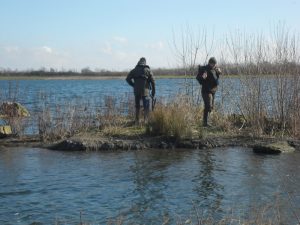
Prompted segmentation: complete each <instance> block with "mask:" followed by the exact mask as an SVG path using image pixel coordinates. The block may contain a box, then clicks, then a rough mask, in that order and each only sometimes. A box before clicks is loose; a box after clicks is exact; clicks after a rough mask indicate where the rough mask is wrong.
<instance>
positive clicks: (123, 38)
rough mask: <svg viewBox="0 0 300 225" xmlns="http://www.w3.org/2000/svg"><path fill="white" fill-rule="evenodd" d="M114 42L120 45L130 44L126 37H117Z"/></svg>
mask: <svg viewBox="0 0 300 225" xmlns="http://www.w3.org/2000/svg"><path fill="white" fill-rule="evenodd" d="M113 40H114V41H116V42H118V43H121V44H125V43H127V42H128V40H127V38H125V37H120V36H115V37H113Z"/></svg>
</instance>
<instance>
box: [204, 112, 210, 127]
mask: <svg viewBox="0 0 300 225" xmlns="http://www.w3.org/2000/svg"><path fill="white" fill-rule="evenodd" d="M208 116H209V112H208V111H207V110H204V112H203V127H211V125H210V124H209V123H208Z"/></svg>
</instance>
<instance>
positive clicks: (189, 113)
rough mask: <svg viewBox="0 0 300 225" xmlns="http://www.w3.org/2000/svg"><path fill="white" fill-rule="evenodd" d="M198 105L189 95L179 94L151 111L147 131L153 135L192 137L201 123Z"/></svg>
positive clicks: (177, 137) (178, 137)
mask: <svg viewBox="0 0 300 225" xmlns="http://www.w3.org/2000/svg"><path fill="white" fill-rule="evenodd" d="M198 115H199V114H198V112H197V110H196V107H194V106H193V105H192V104H191V99H190V98H189V97H188V96H178V97H177V98H176V99H174V100H173V101H172V102H169V103H167V104H166V105H162V104H161V105H159V106H157V107H156V109H155V111H154V112H152V113H151V115H150V118H149V122H148V124H147V132H148V133H149V134H151V135H164V136H169V137H174V138H175V139H177V140H180V139H181V138H183V137H191V136H192V133H193V129H195V126H197V125H198V124H200V121H199V120H198Z"/></svg>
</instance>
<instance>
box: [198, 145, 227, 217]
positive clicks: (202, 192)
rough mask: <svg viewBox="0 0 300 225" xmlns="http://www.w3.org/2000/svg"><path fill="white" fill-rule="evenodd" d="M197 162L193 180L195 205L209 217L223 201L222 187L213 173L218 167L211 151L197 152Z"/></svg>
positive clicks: (218, 208)
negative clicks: (195, 195) (195, 196)
mask: <svg viewBox="0 0 300 225" xmlns="http://www.w3.org/2000/svg"><path fill="white" fill-rule="evenodd" d="M197 161H198V166H199V169H198V171H197V174H196V176H195V178H194V182H195V184H196V185H195V187H194V191H195V193H196V194H197V196H198V197H197V198H195V199H196V200H195V201H194V202H195V205H196V207H198V209H205V211H204V212H203V214H204V215H205V214H208V215H211V214H213V213H215V212H217V211H218V210H220V206H221V203H222V200H223V195H222V194H221V193H222V191H223V189H224V186H223V185H222V184H220V183H218V181H217V180H216V178H215V171H216V170H219V171H220V168H218V167H219V166H220V165H219V164H217V163H216V159H215V157H214V155H213V152H212V151H211V150H207V151H205V152H203V151H202V152H198V154H197Z"/></svg>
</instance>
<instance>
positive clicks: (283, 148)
mask: <svg viewBox="0 0 300 225" xmlns="http://www.w3.org/2000/svg"><path fill="white" fill-rule="evenodd" d="M253 151H254V152H255V153H260V154H280V153H290V152H294V151H295V148H294V147H293V146H291V145H290V144H289V143H288V142H287V141H280V142H275V143H271V144H267V145H255V146H254V147H253Z"/></svg>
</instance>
